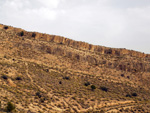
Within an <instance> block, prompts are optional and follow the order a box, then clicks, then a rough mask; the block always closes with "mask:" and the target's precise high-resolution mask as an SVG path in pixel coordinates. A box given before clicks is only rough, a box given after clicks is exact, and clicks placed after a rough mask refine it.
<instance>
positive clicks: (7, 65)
mask: <svg viewBox="0 0 150 113" xmlns="http://www.w3.org/2000/svg"><path fill="white" fill-rule="evenodd" d="M0 40H1V41H0V76H3V75H6V76H7V77H8V79H3V78H2V77H1V78H0V91H1V93H0V99H1V102H2V108H4V107H5V106H6V103H7V102H8V101H12V102H13V103H14V104H15V105H16V111H17V112H29V111H31V112H35V113H37V112H44V113H46V112H48V113H49V112H88V111H90V112H92V111H97V112H118V111H119V112H132V111H136V112H146V111H150V109H149V108H150V105H149V103H150V55H148V54H144V53H140V52H136V51H131V50H126V49H112V48H107V47H102V46H94V45H91V44H88V43H84V42H76V41H73V40H70V39H67V38H64V37H59V36H54V35H47V34H41V33H37V32H34V33H33V32H27V31H24V30H22V29H18V28H13V27H10V26H8V28H7V27H6V26H5V25H0ZM17 77H20V78H21V79H22V80H16V78H17ZM87 82H89V83H90V85H88V86H85V83H87ZM91 85H95V86H96V89H95V90H94V91H92V90H91ZM102 86H104V87H106V88H108V91H107V92H106V91H103V90H101V89H100V87H102ZM133 93H136V94H137V96H132V94H133ZM127 94H128V95H131V97H126V95H127ZM1 111H2V112H3V111H4V110H3V109H2V110H1Z"/></svg>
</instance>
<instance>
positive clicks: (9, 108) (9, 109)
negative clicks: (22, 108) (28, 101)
mask: <svg viewBox="0 0 150 113" xmlns="http://www.w3.org/2000/svg"><path fill="white" fill-rule="evenodd" d="M14 109H15V105H13V104H12V103H11V102H8V103H7V106H6V111H8V112H11V111H13V110H14Z"/></svg>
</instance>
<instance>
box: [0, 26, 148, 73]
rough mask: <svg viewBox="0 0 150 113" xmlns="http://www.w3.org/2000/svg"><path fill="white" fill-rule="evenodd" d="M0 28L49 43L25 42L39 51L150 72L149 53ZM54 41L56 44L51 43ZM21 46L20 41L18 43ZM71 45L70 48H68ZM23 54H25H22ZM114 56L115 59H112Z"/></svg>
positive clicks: (11, 28) (98, 64)
mask: <svg viewBox="0 0 150 113" xmlns="http://www.w3.org/2000/svg"><path fill="white" fill-rule="evenodd" d="M0 29H4V30H5V31H7V32H15V33H16V35H17V36H18V37H22V38H27V39H33V40H36V41H46V42H48V43H49V44H47V45H45V44H40V45H36V46H33V44H32V43H24V42H23V41H22V42H21V43H23V44H22V48H24V49H27V48H32V47H33V48H37V49H38V50H39V51H42V52H45V53H47V54H53V55H57V56H63V57H68V58H70V59H74V60H78V61H81V62H88V63H90V64H92V65H96V66H100V67H102V66H105V67H107V68H113V69H117V70H121V71H127V72H141V71H146V72H150V64H148V63H147V62H146V61H147V60H150V55H149V54H144V53H141V52H137V51H133V50H127V49H114V48H108V47H103V46H95V45H92V44H88V43H85V42H79V41H74V40H71V39H68V38H65V37H61V36H56V35H48V34H42V33H37V32H27V31H25V30H22V29H19V28H13V27H10V26H4V25H0ZM50 43H54V44H55V45H54V44H50ZM17 45H18V47H19V43H18V44H17ZM67 47H69V49H68V48H67ZM22 55H23V54H22ZM110 57H113V58H114V59H110ZM122 58H123V59H122Z"/></svg>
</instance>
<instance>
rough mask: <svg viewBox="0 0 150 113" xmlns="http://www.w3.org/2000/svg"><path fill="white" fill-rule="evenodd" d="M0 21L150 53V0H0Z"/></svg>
mask: <svg viewBox="0 0 150 113" xmlns="http://www.w3.org/2000/svg"><path fill="white" fill-rule="evenodd" d="M0 23H1V24H6V25H11V26H14V27H19V28H23V29H25V30H28V31H38V32H42V33H48V34H54V35H60V36H64V37H67V38H71V39H74V40H77V41H85V42H88V43H92V44H95V45H102V46H107V47H114V48H127V49H132V50H136V51H141V52H145V53H150V0H0Z"/></svg>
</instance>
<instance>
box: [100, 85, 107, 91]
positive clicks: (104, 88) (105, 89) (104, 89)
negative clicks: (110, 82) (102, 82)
mask: <svg viewBox="0 0 150 113" xmlns="http://www.w3.org/2000/svg"><path fill="white" fill-rule="evenodd" d="M100 89H101V90H103V91H105V92H107V91H108V88H106V87H105V86H102V87H100Z"/></svg>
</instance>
